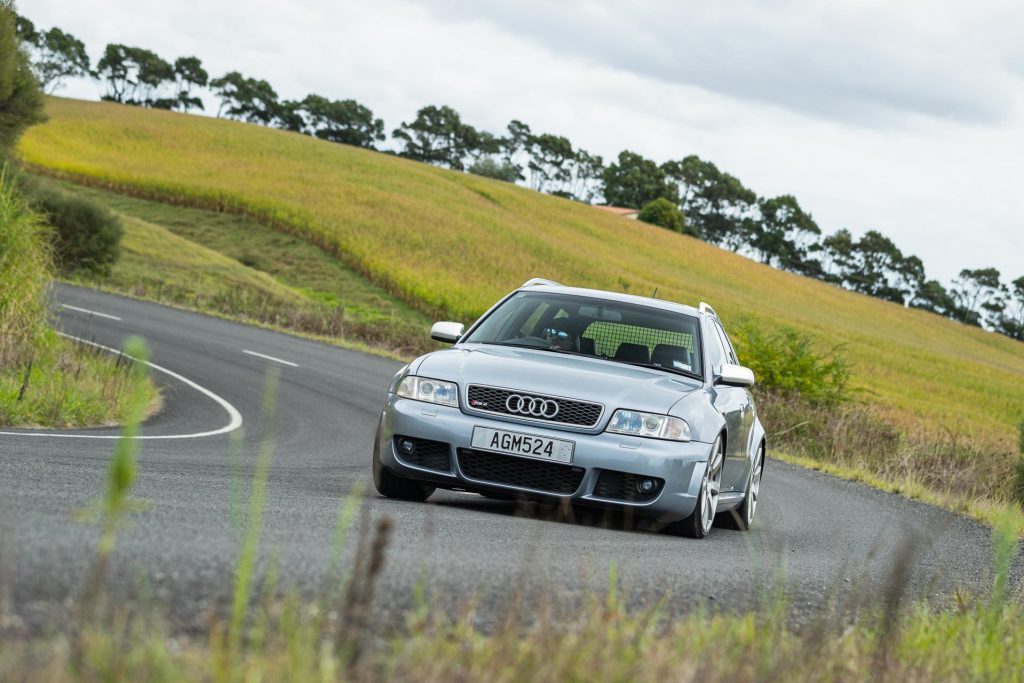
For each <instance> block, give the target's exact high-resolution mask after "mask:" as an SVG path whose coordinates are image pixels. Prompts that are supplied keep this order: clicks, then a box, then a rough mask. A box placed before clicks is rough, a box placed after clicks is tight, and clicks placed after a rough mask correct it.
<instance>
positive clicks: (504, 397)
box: [466, 384, 604, 427]
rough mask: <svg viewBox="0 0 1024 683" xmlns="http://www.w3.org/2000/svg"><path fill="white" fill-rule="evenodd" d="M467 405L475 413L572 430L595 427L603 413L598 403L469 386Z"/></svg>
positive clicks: (475, 385) (602, 407) (602, 408)
mask: <svg viewBox="0 0 1024 683" xmlns="http://www.w3.org/2000/svg"><path fill="white" fill-rule="evenodd" d="M466 404H467V405H468V406H469V409H470V410H474V411H480V412H485V413H496V414H498V415H508V416H510V417H517V418H522V419H527V420H538V421H540V422H549V423H551V424H563V425H571V426H573V427H594V426H596V425H597V422H598V420H600V419H601V413H602V412H604V406H602V405H601V404H600V403H590V402H588V401H575V400H572V399H568V398H560V397H558V396H547V395H544V394H535V393H533V392H529V391H515V390H513V389H499V388H498V387H485V386H480V385H477V384H470V385H469V388H468V391H467V394H466Z"/></svg>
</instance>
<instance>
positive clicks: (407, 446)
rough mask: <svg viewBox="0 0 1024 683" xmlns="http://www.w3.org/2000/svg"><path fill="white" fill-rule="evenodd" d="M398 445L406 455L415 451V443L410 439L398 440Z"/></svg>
mask: <svg viewBox="0 0 1024 683" xmlns="http://www.w3.org/2000/svg"><path fill="white" fill-rule="evenodd" d="M398 447H399V448H400V449H401V450H402V452H403V453H405V454H406V455H412V454H413V453H415V452H416V444H414V443H413V442H412V439H402V440H401V441H399V442H398Z"/></svg>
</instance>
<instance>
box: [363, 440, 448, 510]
mask: <svg viewBox="0 0 1024 683" xmlns="http://www.w3.org/2000/svg"><path fill="white" fill-rule="evenodd" d="M373 485H374V486H375V487H376V488H377V493H379V494H380V495H382V496H384V497H385V498H395V499H397V500H413V501H416V502H420V503H422V502H423V501H425V500H426V499H427V498H429V497H430V494H432V493H433V492H434V490H435V489H436V487H434V486H430V485H429V484H421V483H420V482H418V481H413V480H411V479H406V478H405V477H400V476H398V475H397V474H395V473H394V472H392V471H391V470H389V469H388V468H386V467H384V464H383V463H381V461H380V427H377V435H376V436H375V437H374V438H373Z"/></svg>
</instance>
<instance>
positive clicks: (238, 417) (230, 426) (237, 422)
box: [0, 332, 242, 440]
mask: <svg viewBox="0 0 1024 683" xmlns="http://www.w3.org/2000/svg"><path fill="white" fill-rule="evenodd" d="M57 334H59V335H60V336H62V337H66V338H68V339H72V340H74V341H76V342H79V343H81V344H88V345H89V346H95V347H96V348H98V349H103V350H104V351H109V352H110V353H121V352H120V351H118V350H117V349H112V348H110V347H109V346H104V345H103V344H97V343H96V342H92V341H88V340H86V339H81V338H79V337H74V336H72V335H70V334H64V333H63V332H58V333H57ZM124 355H125V357H126V358H131V359H132V360H138V359H137V358H132V357H131V356H129V355H128V354H124ZM142 362H144V363H145V364H146V365H148V366H149V367H151V368H153V369H154V370H156V371H157V372H162V373H164V374H165V375H167V376H169V377H173V378H174V379H176V380H178V381H179V382H181V383H182V384H185V385H187V386H189V387H192V388H193V389H195V390H196V391H198V392H199V393H200V394H203V395H204V396H208V397H209V398H211V399H213V400H214V401H215V402H216V403H217V404H218V405H220V407H221V408H223V409H224V410H225V411H227V414H228V418H229V419H228V423H227V424H226V425H224V426H223V427H221V428H220V429H213V430H210V431H208V432H196V433H194V434H156V435H142V436H135V437H132V438H135V439H153V440H156V439H198V438H200V437H204V436H217V435H218V434H227V433H228V432H233V431H234V430H236V429H238V428H239V427H241V426H242V414H241V413H239V412H238V410H237V409H236V408H235V407H234V406H233V405H231V404H230V403H228V402H227V401H226V400H224V399H223V398H221V397H220V396H218V395H217V394H215V393H213V392H212V391H210V390H209V389H207V388H205V387H201V386H199V385H198V384H196V383H195V382H193V381H192V380H190V379H188V378H187V377H182V376H181V375H179V374H178V373H176V372H174V371H173V370H168V369H167V368H165V367H161V366H159V365H157V364H156V363H150V362H149V361H142ZM0 435H3V436H51V437H56V438H62V439H120V438H123V437H122V436H121V435H120V434H69V433H57V432H0Z"/></svg>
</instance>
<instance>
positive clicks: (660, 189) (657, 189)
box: [601, 150, 677, 208]
mask: <svg viewBox="0 0 1024 683" xmlns="http://www.w3.org/2000/svg"><path fill="white" fill-rule="evenodd" d="M601 178H602V180H603V181H604V184H603V187H602V194H603V195H604V200H605V201H606V202H607V203H608V204H611V205H614V206H623V207H631V208H640V207H642V206H644V205H646V204H647V203H648V202H651V201H653V200H655V199H658V198H659V197H664V198H665V199H668V200H669V201H672V202H674V201H676V199H677V197H676V193H675V190H674V189H673V187H672V186H671V184H670V183H669V181H668V178H667V177H666V175H665V171H664V170H663V169H662V168H661V167H659V166H658V164H656V163H655V162H653V161H651V160H650V159H646V158H644V157H643V156H641V155H640V154H637V153H636V152H631V151H629V150H623V151H622V152H619V158H618V161H617V162H616V163H612V164H609V165H608V166H607V167H606V168H605V169H604V172H603V173H602V176H601Z"/></svg>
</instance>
